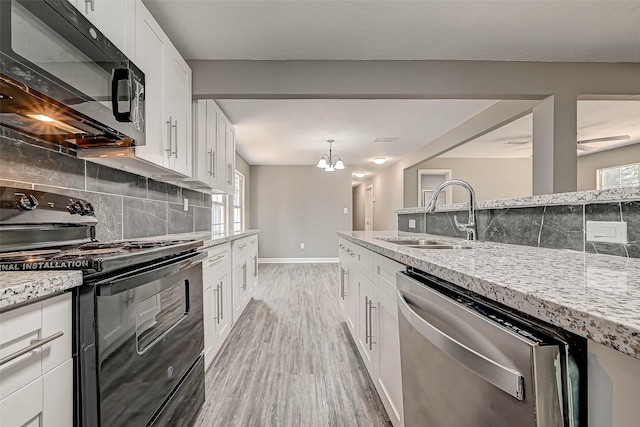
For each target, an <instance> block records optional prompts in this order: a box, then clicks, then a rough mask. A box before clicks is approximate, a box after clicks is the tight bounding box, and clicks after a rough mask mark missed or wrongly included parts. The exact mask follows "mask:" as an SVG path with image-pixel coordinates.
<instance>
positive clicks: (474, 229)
mask: <svg viewBox="0 0 640 427" xmlns="http://www.w3.org/2000/svg"><path fill="white" fill-rule="evenodd" d="M450 185H459V186H461V187H464V188H466V189H467V190H468V191H469V222H468V223H466V224H461V223H459V222H458V218H457V215H454V216H453V222H455V223H456V227H458V230H460V231H466V232H467V240H477V239H478V225H477V224H476V192H475V191H473V187H471V184H469V183H468V182H467V181H463V180H461V179H449V180H447V181H445V182H443V183H442V184H440V185H438V186H437V187H436V189H435V190H433V196H431V201H430V202H429V205H428V206H427V213H431V212H433V211H434V210H435V208H436V201H437V200H438V195H439V194H440V192H441V191H442V189H443V188H445V187H448V186H450Z"/></svg>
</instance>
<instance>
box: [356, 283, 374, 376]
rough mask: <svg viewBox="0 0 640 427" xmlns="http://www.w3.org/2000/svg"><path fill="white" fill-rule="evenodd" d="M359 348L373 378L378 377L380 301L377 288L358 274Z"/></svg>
mask: <svg viewBox="0 0 640 427" xmlns="http://www.w3.org/2000/svg"><path fill="white" fill-rule="evenodd" d="M358 290H359V292H358V295H359V298H358V329H357V331H358V339H357V340H356V341H357V343H358V348H359V349H360V354H361V355H362V360H363V361H364V364H365V366H366V367H367V369H368V371H369V375H371V378H376V375H377V372H376V371H377V353H378V327H377V325H378V313H377V311H378V301H377V298H376V292H375V286H374V284H373V282H372V281H371V280H369V279H368V278H367V277H366V276H365V275H364V274H362V273H360V274H358Z"/></svg>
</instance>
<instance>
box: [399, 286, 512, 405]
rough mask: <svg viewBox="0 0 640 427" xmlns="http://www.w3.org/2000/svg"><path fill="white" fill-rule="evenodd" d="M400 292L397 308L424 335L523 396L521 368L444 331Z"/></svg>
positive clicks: (500, 385)
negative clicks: (504, 363)
mask: <svg viewBox="0 0 640 427" xmlns="http://www.w3.org/2000/svg"><path fill="white" fill-rule="evenodd" d="M397 292H398V311H399V312H400V314H402V316H404V318H405V319H406V320H407V321H408V322H409V324H410V325H411V326H413V327H414V328H415V329H416V331H417V332H418V333H419V334H420V335H422V337H423V338H424V339H426V340H427V341H429V342H430V343H431V344H433V345H435V346H436V347H437V348H439V349H440V350H441V351H442V352H443V353H445V354H446V355H447V356H449V357H450V358H452V359H453V360H455V361H457V362H458V363H460V364H461V365H463V366H465V367H466V368H468V369H469V370H470V371H471V372H473V373H475V374H476V375H478V376H480V377H482V378H484V379H485V380H486V381H488V382H490V383H491V384H493V385H494V386H496V387H498V388H499V389H501V390H502V391H504V392H506V393H508V394H510V395H511V396H513V397H515V398H516V399H518V400H524V377H523V376H522V374H521V373H520V372H518V371H516V370H514V369H511V368H509V367H507V366H504V365H501V364H500V363H498V362H496V361H495V360H491V359H490V358H488V357H487V356H485V355H483V354H480V353H478V352H477V351H475V350H473V349H471V348H469V347H467V346H466V345H464V344H462V343H461V342H458V341H457V340H455V339H453V338H452V337H450V336H449V335H447V334H445V333H444V332H443V331H441V330H440V329H438V328H436V327H435V326H434V325H432V324H431V323H429V322H427V321H426V320H425V319H423V318H422V316H420V315H419V314H418V313H416V312H415V311H414V310H413V309H412V308H411V306H410V305H409V303H408V302H407V300H406V298H405V296H404V294H403V293H402V292H401V291H400V290H398V291H397ZM409 295H410V294H409Z"/></svg>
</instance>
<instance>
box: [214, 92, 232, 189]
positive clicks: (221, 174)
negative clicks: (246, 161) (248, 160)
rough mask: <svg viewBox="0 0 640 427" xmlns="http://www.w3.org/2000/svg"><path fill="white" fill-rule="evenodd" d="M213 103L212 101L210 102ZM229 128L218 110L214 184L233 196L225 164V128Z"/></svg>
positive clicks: (226, 163) (227, 122) (227, 168)
mask: <svg viewBox="0 0 640 427" xmlns="http://www.w3.org/2000/svg"><path fill="white" fill-rule="evenodd" d="M212 102H213V101H212ZM229 126H231V124H230V123H229V121H228V120H227V119H226V117H225V116H224V114H222V111H220V110H219V109H218V140H217V149H216V152H217V157H218V158H217V160H216V162H217V166H216V169H217V172H218V177H217V179H216V184H217V186H218V188H219V189H221V190H222V191H224V192H225V193H227V194H233V186H232V185H231V184H230V182H229V167H228V162H227V135H228V132H227V128H228V127H229Z"/></svg>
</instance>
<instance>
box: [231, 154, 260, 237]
mask: <svg viewBox="0 0 640 427" xmlns="http://www.w3.org/2000/svg"><path fill="white" fill-rule="evenodd" d="M236 170H237V171H238V172H240V173H241V174H242V175H244V192H245V194H244V203H245V205H244V226H245V227H246V228H256V226H255V224H252V222H251V166H250V165H249V163H247V161H246V160H245V159H244V158H243V157H242V156H241V155H240V154H238V153H236Z"/></svg>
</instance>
